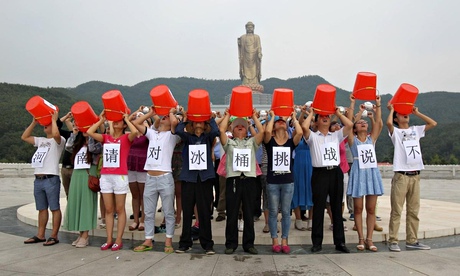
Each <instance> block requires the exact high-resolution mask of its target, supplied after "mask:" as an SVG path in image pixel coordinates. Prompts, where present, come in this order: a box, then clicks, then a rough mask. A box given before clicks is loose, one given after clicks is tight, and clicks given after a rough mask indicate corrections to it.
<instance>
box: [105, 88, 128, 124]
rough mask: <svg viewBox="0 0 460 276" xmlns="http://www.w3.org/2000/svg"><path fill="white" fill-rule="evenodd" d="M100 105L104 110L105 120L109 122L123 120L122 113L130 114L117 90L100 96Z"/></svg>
mask: <svg viewBox="0 0 460 276" xmlns="http://www.w3.org/2000/svg"><path fill="white" fill-rule="evenodd" d="M102 104H103V105H104V109H105V118H106V119H107V120H109V121H114V122H117V121H121V120H123V113H127V114H129V113H131V110H129V108H128V105H126V102H125V99H124V98H123V95H122V94H121V92H120V91H118V90H110V91H107V92H105V93H104V94H103V95H102Z"/></svg>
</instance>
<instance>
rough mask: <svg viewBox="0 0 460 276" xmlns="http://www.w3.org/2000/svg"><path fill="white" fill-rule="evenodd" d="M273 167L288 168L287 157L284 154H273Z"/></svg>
mask: <svg viewBox="0 0 460 276" xmlns="http://www.w3.org/2000/svg"><path fill="white" fill-rule="evenodd" d="M273 159H274V160H273V161H274V162H275V166H276V167H279V166H289V160H288V155H287V153H286V152H276V153H274V158H273Z"/></svg>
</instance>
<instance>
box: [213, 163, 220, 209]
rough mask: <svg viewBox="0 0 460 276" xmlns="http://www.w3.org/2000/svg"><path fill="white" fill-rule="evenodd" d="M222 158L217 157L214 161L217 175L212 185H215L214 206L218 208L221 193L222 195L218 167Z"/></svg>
mask: <svg viewBox="0 0 460 276" xmlns="http://www.w3.org/2000/svg"><path fill="white" fill-rule="evenodd" d="M219 163H220V159H216V160H215V161H214V172H215V174H216V177H215V178H214V179H213V180H212V186H213V187H214V200H213V202H212V206H214V208H217V205H218V204H219V195H220V186H219V175H218V174H217V168H218V167H219Z"/></svg>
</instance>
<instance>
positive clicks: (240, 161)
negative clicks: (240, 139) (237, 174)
mask: <svg viewBox="0 0 460 276" xmlns="http://www.w3.org/2000/svg"><path fill="white" fill-rule="evenodd" d="M235 165H236V166H238V167H248V166H249V156H248V154H245V153H242V154H239V153H237V154H236V155H235Z"/></svg>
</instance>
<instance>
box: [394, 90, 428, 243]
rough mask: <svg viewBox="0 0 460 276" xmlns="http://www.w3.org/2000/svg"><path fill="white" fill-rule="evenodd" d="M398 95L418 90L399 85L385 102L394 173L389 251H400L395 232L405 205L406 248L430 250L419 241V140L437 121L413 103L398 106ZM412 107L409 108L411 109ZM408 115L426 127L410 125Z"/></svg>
mask: <svg viewBox="0 0 460 276" xmlns="http://www.w3.org/2000/svg"><path fill="white" fill-rule="evenodd" d="M401 94H403V96H404V94H418V89H417V88H416V87H415V86H412V85H410V84H402V85H401V86H400V88H399V90H398V91H397V92H396V94H395V96H394V97H393V99H392V100H391V101H390V102H389V103H388V105H387V107H388V109H389V110H390V113H389V114H388V118H387V122H386V124H387V127H388V135H389V136H390V138H391V142H393V145H394V155H393V171H394V176H393V179H392V180H391V194H390V201H391V213H390V225H389V231H388V232H389V243H390V245H389V249H390V251H394V252H399V251H401V249H400V247H399V245H398V241H399V240H398V231H399V224H400V220H401V214H402V211H403V206H404V202H406V248H409V249H424V250H428V249H430V247H429V246H427V245H424V244H422V243H420V242H419V241H418V238H417V234H418V227H419V217H418V212H419V209H420V171H421V170H423V169H424V165H423V159H422V151H421V148H420V139H421V138H423V137H425V132H426V131H428V130H431V129H432V128H434V127H435V126H436V125H437V122H436V121H435V120H433V119H431V118H430V117H428V116H426V115H425V114H422V113H421V112H420V111H419V110H418V108H417V107H416V106H415V105H414V104H415V97H414V98H413V101H412V104H407V102H409V101H408V100H403V101H401V102H405V103H406V104H399V102H398V101H397V100H395V99H397V98H398V97H397V96H401ZM411 108H412V109H411ZM410 113H412V114H414V115H415V116H417V117H418V118H420V119H422V120H423V121H424V122H425V125H416V126H409V121H410Z"/></svg>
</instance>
